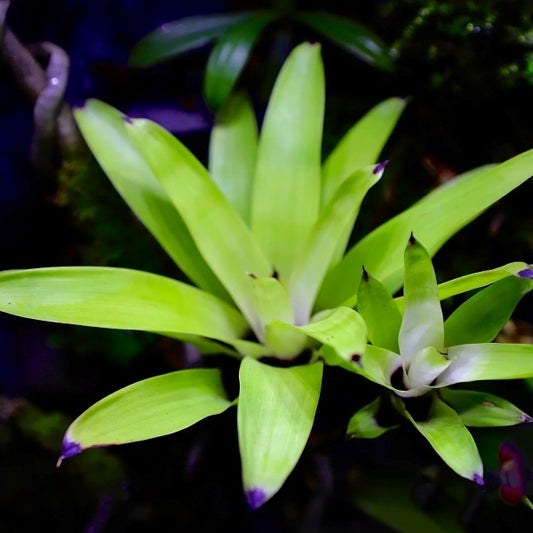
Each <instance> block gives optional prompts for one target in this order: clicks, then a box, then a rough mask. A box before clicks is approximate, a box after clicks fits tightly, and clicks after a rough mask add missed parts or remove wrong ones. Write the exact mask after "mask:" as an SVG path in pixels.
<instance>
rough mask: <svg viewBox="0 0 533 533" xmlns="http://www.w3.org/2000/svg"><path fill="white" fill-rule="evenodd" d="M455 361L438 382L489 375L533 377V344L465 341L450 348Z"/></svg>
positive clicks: (467, 379)
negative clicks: (466, 342)
mask: <svg viewBox="0 0 533 533" xmlns="http://www.w3.org/2000/svg"><path fill="white" fill-rule="evenodd" d="M448 357H449V358H450V359H452V360H453V362H452V364H451V365H450V366H449V367H448V369H447V370H445V371H444V372H443V373H442V374H441V375H440V376H439V378H438V379H437V386H439V387H445V386H447V385H453V384H454V383H461V382H467V381H480V380H489V379H519V378H531V377H533V344H499V343H493V344H462V345H459V346H451V347H449V348H448Z"/></svg>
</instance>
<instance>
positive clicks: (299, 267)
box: [288, 166, 383, 324]
mask: <svg viewBox="0 0 533 533" xmlns="http://www.w3.org/2000/svg"><path fill="white" fill-rule="evenodd" d="M382 174H383V168H382V167H380V166H378V167H375V166H371V167H365V168H362V169H359V170H357V171H355V172H354V174H353V175H352V176H350V177H349V178H348V179H346V181H344V183H343V184H342V185H341V186H340V187H339V189H337V191H336V193H335V195H334V196H333V198H332V199H331V201H330V202H329V203H328V205H327V206H326V207H325V208H324V209H322V211H321V212H320V216H319V218H318V220H317V221H316V223H315V225H314V227H313V229H312V231H311V233H310V235H309V237H308V238H307V242H306V244H305V246H304V248H303V250H302V251H301V253H300V255H299V256H298V257H297V258H296V262H295V265H294V269H293V271H292V273H291V277H290V279H289V283H288V286H289V292H290V294H291V300H292V305H293V307H294V310H295V316H296V323H297V324H305V323H306V322H308V321H309V316H310V314H311V310H312V307H313V303H314V300H315V297H316V295H317V293H318V289H319V288H320V284H321V283H322V280H323V279H324V276H325V275H326V272H327V269H328V268H329V266H330V265H331V263H332V261H333V260H334V258H335V251H336V250H337V249H338V248H339V247H341V248H344V247H346V242H345V239H346V235H349V233H350V231H351V229H352V227H353V225H354V222H355V219H356V218H357V215H358V213H359V207H360V206H361V202H362V201H363V198H364V197H365V195H366V193H367V191H368V190H369V189H370V187H372V185H374V184H375V183H376V182H377V181H378V180H379V179H380V178H381V176H382Z"/></svg>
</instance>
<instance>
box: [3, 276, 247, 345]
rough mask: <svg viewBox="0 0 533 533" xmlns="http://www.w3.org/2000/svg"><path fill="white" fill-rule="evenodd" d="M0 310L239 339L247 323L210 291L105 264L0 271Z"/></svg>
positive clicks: (75, 321)
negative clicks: (98, 265)
mask: <svg viewBox="0 0 533 533" xmlns="http://www.w3.org/2000/svg"><path fill="white" fill-rule="evenodd" d="M0 311H3V312H5V313H9V314H12V315H17V316H22V317H26V318H34V319H37V320H46V321H48V322H61V323H65V324H78V325H82V326H95V327H100V328H113V329H136V330H142V331H152V332H157V333H158V332H161V333H166V332H168V333H170V334H172V333H178V334H190V335H200V336H203V337H212V338H214V339H219V340H222V341H231V340H232V339H238V338H240V337H241V336H243V335H244V333H245V332H246V330H247V329H248V328H247V324H246V321H245V320H244V318H243V317H242V316H241V315H240V314H239V313H238V312H237V310H236V309H235V308H234V307H232V306H230V305H229V304H227V303H225V302H223V301H221V300H219V299H218V298H216V297H215V296H213V295H211V294H209V293H206V292H203V291H201V290H200V289H197V288H196V287H192V286H191V285H187V284H185V283H181V282H179V281H175V280H173V279H170V278H166V277H163V276H158V275H155V274H148V273H147V272H140V271H138V270H129V269H123V268H110V267H56V268H38V269H31V270H8V271H4V272H1V273H0Z"/></svg>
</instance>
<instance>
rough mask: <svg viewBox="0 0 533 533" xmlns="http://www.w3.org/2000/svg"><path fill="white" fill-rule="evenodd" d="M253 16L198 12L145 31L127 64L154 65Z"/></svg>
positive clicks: (208, 40)
mask: <svg viewBox="0 0 533 533" xmlns="http://www.w3.org/2000/svg"><path fill="white" fill-rule="evenodd" d="M254 16H255V14H254V13H235V14H231V15H210V16H206V15H200V16H196V17H187V18H183V19H180V20H176V21H174V22H168V23H167V24H163V26H161V27H160V28H158V29H157V30H154V31H153V32H152V33H150V34H148V35H147V36H146V37H145V38H144V39H143V40H142V41H140V42H139V43H138V44H137V45H136V46H135V47H134V49H133V51H132V53H131V57H130V64H131V65H133V66H139V67H140V66H146V65H153V64H155V63H159V62H161V61H164V60H166V59H169V58H171V57H175V56H178V55H180V54H183V53H184V52H188V51H189V50H194V49H195V48H199V47H200V46H204V45H205V44H208V43H209V42H211V41H212V40H214V39H216V38H217V37H220V36H221V35H223V34H224V33H225V32H226V31H227V30H228V29H229V28H232V27H233V26H236V25H237V24H239V23H240V22H242V21H243V20H247V19H250V18H252V17H254Z"/></svg>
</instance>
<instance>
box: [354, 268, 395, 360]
mask: <svg viewBox="0 0 533 533" xmlns="http://www.w3.org/2000/svg"><path fill="white" fill-rule="evenodd" d="M357 311H358V312H359V313H360V314H361V316H362V317H363V319H364V321H365V323H366V325H367V328H368V338H369V340H370V342H372V344H373V345H374V346H381V347H382V348H386V349H387V350H391V351H393V352H395V353H399V352H400V348H399V346H398V335H399V333H400V326H401V323H402V315H401V313H400V310H399V309H398V306H397V304H396V302H395V301H394V299H393V297H392V296H391V294H390V292H389V291H388V290H387V288H386V287H385V286H384V285H383V284H382V283H380V282H379V281H378V280H377V279H376V278H374V277H372V276H371V275H370V274H369V273H368V272H367V271H366V270H364V268H363V276H362V279H361V283H360V284H359V290H358V291H357Z"/></svg>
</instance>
